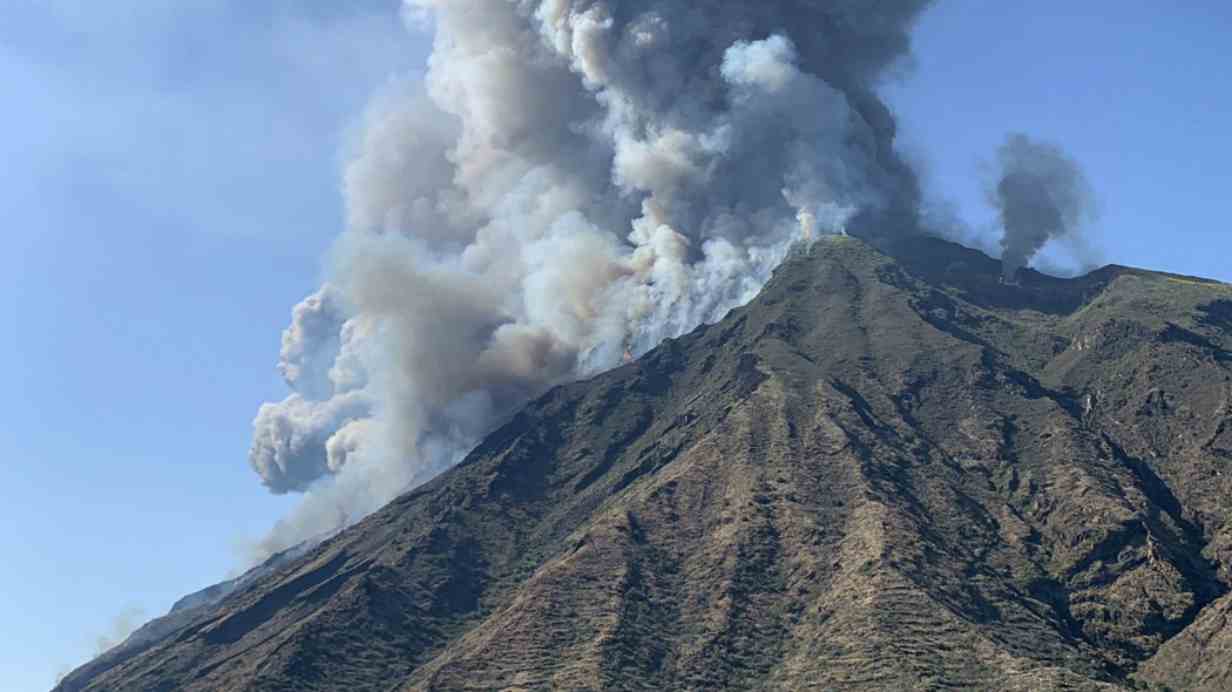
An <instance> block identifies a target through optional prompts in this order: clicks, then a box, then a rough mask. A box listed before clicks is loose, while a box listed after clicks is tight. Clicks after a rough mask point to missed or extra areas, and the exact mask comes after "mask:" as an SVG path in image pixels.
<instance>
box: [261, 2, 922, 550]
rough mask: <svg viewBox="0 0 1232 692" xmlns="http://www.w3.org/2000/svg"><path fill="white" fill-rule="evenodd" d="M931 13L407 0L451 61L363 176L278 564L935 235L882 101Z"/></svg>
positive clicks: (317, 331) (311, 352) (880, 6)
mask: <svg viewBox="0 0 1232 692" xmlns="http://www.w3.org/2000/svg"><path fill="white" fill-rule="evenodd" d="M929 4H930V3H929V2H928V1H927V0H885V1H881V2H872V3H862V4H859V5H857V4H853V3H845V2H824V3H823V2H815V1H808V2H806V1H804V0H794V1H787V0H780V1H777V2H775V1H770V2H731V1H730V0H722V1H720V0H688V1H687V2H686V1H684V0H657V1H653V0H642V1H636V0H635V1H623V2H615V1H608V0H519V1H517V2H510V1H509V0H408V3H407V6H406V7H407V11H408V14H409V15H412V16H413V17H414V18H415V21H417V22H423V23H426V24H427V25H429V26H430V27H431V29H432V31H433V33H434V49H433V53H432V56H431V59H430V62H429V69H428V72H427V74H426V76H425V78H424V80H423V81H422V83H400V84H395V85H392V86H391V87H390V88H389V89H387V90H386V91H385V92H384V93H382V94H380V95H379V96H378V97H377V98H375V99H374V100H373V102H372V104H371V106H370V108H369V110H368V112H367V114H366V116H365V118H364V121H363V123H362V128H361V132H360V135H359V136H358V137H357V138H356V140H355V142H354V146H353V150H352V151H351V152H350V155H349V157H348V158H347V162H346V166H345V170H344V172H343V179H344V184H343V190H344V194H345V199H346V205H347V210H348V214H347V222H348V226H347V228H346V229H345V231H344V233H343V234H342V236H341V237H340V238H339V240H338V242H337V245H336V248H335V250H334V258H333V259H334V262H333V271H332V274H331V277H330V284H329V286H327V287H325V288H324V289H322V291H321V292H320V293H318V294H316V295H314V296H312V297H309V298H308V299H307V300H306V301H305V302H304V303H303V304H301V305H300V306H299V307H297V308H296V310H295V312H294V317H293V323H292V325H291V327H290V328H289V329H288V330H287V333H286V335H285V336H284V339H283V349H282V360H281V365H280V367H281V369H282V372H283V374H284V376H285V377H286V379H287V382H288V384H289V385H290V386H291V388H292V390H293V394H292V395H291V397H289V398H288V399H287V400H285V401H283V402H280V403H273V404H266V405H265V406H263V407H262V409H261V411H260V413H259V415H258V417H257V420H256V424H255V428H256V431H255V433H256V434H255V437H254V443H253V447H252V453H251V456H250V461H251V463H252V466H253V468H254V469H255V470H256V471H257V472H258V474H259V475H260V476H261V478H262V480H263V482H264V483H265V484H266V485H267V486H268V487H269V488H270V489H271V490H273V491H274V492H300V491H304V492H306V493H307V496H306V498H305V500H304V502H303V504H302V505H301V506H300V507H299V508H298V509H297V510H296V511H295V512H294V513H293V514H292V515H291V516H290V517H288V518H287V520H285V521H284V522H283V523H282V524H280V526H279V527H278V528H277V529H276V530H275V531H274V532H273V534H271V535H270V536H269V537H268V538H267V539H266V541H264V542H263V544H262V545H261V546H259V549H258V551H257V553H256V555H255V556H254V557H259V556H260V555H261V554H265V553H269V552H273V551H276V550H278V549H280V548H282V547H286V546H288V545H291V544H293V543H295V542H297V541H298V540H303V539H305V538H307V537H309V536H312V535H317V534H320V533H322V532H324V531H327V530H329V529H330V528H332V527H333V526H335V525H339V524H345V523H346V522H348V521H353V520H355V519H356V518H358V517H360V516H362V515H363V514H365V513H367V512H370V511H372V510H373V509H375V508H377V507H379V506H380V505H381V504H383V503H384V502H386V501H388V500H389V499H392V498H393V497H394V496H396V495H397V494H399V493H400V492H402V491H404V490H406V489H407V488H408V487H410V486H413V485H414V484H416V483H419V482H422V481H423V480H426V479H427V478H430V477H431V476H432V475H434V474H435V473H438V472H439V471H441V470H442V469H444V468H447V467H448V466H449V465H451V464H453V463H456V462H457V461H458V460H459V459H460V458H461V456H462V455H463V454H465V453H466V452H467V451H468V450H469V449H470V448H471V447H472V446H473V445H474V444H475V443H476V442H477V441H478V440H479V439H480V438H481V437H482V436H483V435H484V434H486V433H487V432H489V431H490V430H491V429H492V428H493V427H494V426H495V425H497V424H498V423H499V422H500V421H501V420H502V419H503V418H504V417H506V416H508V415H509V414H510V413H512V412H513V411H514V410H515V409H516V408H518V407H519V406H521V405H523V404H524V403H526V402H527V401H528V400H529V399H531V398H533V397H535V396H537V395H539V394H541V393H543V392H544V391H546V390H547V389H548V388H550V387H552V386H554V385H556V384H559V383H562V382H566V381H569V380H572V379H576V378H578V377H581V376H585V375H587V374H589V373H593V372H596V371H599V370H602V369H606V368H609V367H612V366H615V365H618V364H619V363H620V362H621V359H622V356H623V354H624V353H625V352H626V350H628V351H631V352H632V353H634V354H639V353H642V352H644V351H646V350H648V349H650V348H652V347H653V346H654V345H656V344H657V343H659V342H660V341H661V340H662V339H664V338H666V337H671V336H677V335H679V334H682V333H685V332H687V331H689V330H691V329H693V328H694V327H696V326H698V325H699V324H700V323H703V322H710V321H715V320H717V319H719V318H721V317H722V316H723V315H724V314H726V312H727V311H729V310H730V309H731V308H733V307H735V306H737V305H740V304H742V303H745V302H747V301H748V300H750V299H751V298H752V297H753V296H754V295H755V294H756V292H757V291H758V290H759V289H760V288H761V286H762V285H763V284H764V282H765V281H766V280H767V279H768V278H769V275H770V272H771V271H772V270H773V269H774V267H775V266H777V264H778V263H779V262H781V261H782V259H783V258H784V257H785V256H786V254H787V253H788V251H789V249H790V247H791V246H792V245H793V244H795V243H799V242H807V241H808V240H811V239H812V238H813V237H814V236H817V235H821V234H826V233H837V232H851V233H854V234H860V235H865V236H872V235H874V231H873V229H889V230H878V231H877V232H878V233H885V232H908V231H910V230H912V229H913V228H915V226H916V225H917V223H918V221H917V219H916V209H917V208H918V197H919V193H918V185H917V183H916V180H915V177H914V174H913V173H912V172H911V170H910V168H909V167H908V166H907V165H906V164H905V163H904V162H903V161H902V160H901V159H900V158H899V157H898V155H897V154H896V153H895V151H894V135H895V127H896V126H895V122H894V118H893V116H892V115H891V113H890V111H889V109H888V108H887V107H886V106H885V105H884V104H883V103H882V102H881V100H880V99H879V98H878V97H877V96H876V94H875V88H876V86H877V84H878V81H879V80H880V79H881V78H882V76H883V75H884V74H885V73H886V72H887V71H888V70H890V69H892V68H893V67H894V66H895V65H896V64H897V63H899V62H900V61H901V60H902V59H903V58H905V57H906V56H907V53H908V49H909V45H910V40H909V33H910V29H911V26H912V24H913V22H914V21H915V19H916V18H917V17H918V16H919V15H920V13H921V12H922V11H923V10H924V9H925V8H926V7H927V6H928V5H929Z"/></svg>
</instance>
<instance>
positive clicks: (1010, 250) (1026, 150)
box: [990, 134, 1095, 280]
mask: <svg viewBox="0 0 1232 692" xmlns="http://www.w3.org/2000/svg"><path fill="white" fill-rule="evenodd" d="M997 159H998V164H999V177H998V180H997V184H996V188H995V189H994V190H993V191H992V193H991V195H990V197H991V199H992V202H993V204H994V206H995V207H996V208H997V210H998V212H999V213H1000V218H1001V226H1002V229H1003V231H1004V234H1003V235H1002V238H1001V251H1002V254H1001V262H1002V267H1003V271H1004V274H1005V277H1006V279H1007V280H1012V279H1013V278H1014V277H1015V276H1016V275H1017V274H1018V271H1019V270H1020V269H1022V268H1023V267H1025V266H1027V264H1028V263H1029V262H1030V261H1031V259H1032V258H1034V257H1035V255H1036V254H1037V253H1039V251H1040V250H1042V249H1043V248H1044V246H1045V245H1046V244H1047V243H1048V242H1049V241H1050V240H1054V239H1064V240H1067V241H1068V242H1069V243H1070V244H1071V245H1072V246H1073V247H1074V249H1075V251H1076V252H1077V253H1078V254H1080V255H1082V256H1083V257H1082V259H1083V260H1084V261H1087V258H1089V256H1090V250H1089V247H1088V246H1087V244H1086V243H1085V241H1084V240H1083V238H1082V236H1081V231H1082V227H1083V225H1084V224H1085V223H1087V222H1089V221H1091V220H1092V219H1093V218H1094V216H1095V205H1094V197H1093V194H1092V191H1091V186H1090V184H1089V183H1088V182H1087V179H1086V176H1085V175H1084V174H1083V172H1082V169H1081V168H1080V167H1079V166H1078V164H1077V163H1076V162H1075V161H1074V160H1073V159H1072V158H1070V156H1069V155H1067V154H1066V153H1065V152H1064V151H1062V150H1061V148H1060V147H1058V146H1056V145H1054V144H1050V143H1048V142H1042V141H1039V140H1035V139H1032V138H1030V137H1028V136H1026V135H1023V134H1013V135H1010V136H1009V138H1008V139H1007V140H1006V141H1005V143H1004V144H1003V145H1002V146H1001V148H1000V149H999V150H998V152H997ZM1088 263H1089V262H1088Z"/></svg>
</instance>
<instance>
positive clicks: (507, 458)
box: [58, 238, 1232, 692]
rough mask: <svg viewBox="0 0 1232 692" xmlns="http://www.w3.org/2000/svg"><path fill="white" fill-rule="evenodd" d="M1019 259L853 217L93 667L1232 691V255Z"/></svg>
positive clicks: (398, 680) (501, 681) (122, 672)
mask: <svg viewBox="0 0 1232 692" xmlns="http://www.w3.org/2000/svg"><path fill="white" fill-rule="evenodd" d="M999 276H1000V267H999V265H998V264H997V263H996V262H994V261H993V260H990V259H988V258H987V257H985V256H983V255H981V254H979V253H977V252H974V251H970V250H965V249H962V248H959V247H957V246H954V245H951V244H948V243H944V242H941V241H937V240H929V239H914V240H911V241H905V242H903V243H902V244H900V245H898V246H897V247H894V248H891V250H890V251H889V254H885V253H883V252H879V251H877V250H874V249H873V248H871V247H870V246H868V245H866V244H864V243H862V242H860V241H857V240H854V239H848V238H837V239H832V240H824V241H821V242H819V243H818V244H817V245H816V246H815V247H814V248H813V249H812V250H811V251H809V252H807V253H801V254H799V255H798V256H795V257H793V258H792V259H791V260H789V261H788V262H787V263H786V264H785V265H784V266H783V267H782V268H781V269H780V270H779V271H778V272H777V273H776V275H775V277H774V279H773V281H772V282H771V283H770V285H768V286H767V287H766V289H765V290H764V291H763V293H762V294H761V295H760V296H759V297H758V298H757V299H756V300H755V301H754V302H753V303H752V304H750V305H749V306H747V307H745V308H742V309H739V310H736V311H734V312H733V313H732V314H731V315H729V316H728V317H727V318H726V319H725V320H724V321H722V322H721V323H719V324H716V325H713V326H709V327H705V328H702V329H699V330H698V331H696V332H694V333H693V334H690V335H688V336H687V337H684V338H681V339H678V340H674V341H669V342H667V343H664V344H663V345H662V346H661V347H659V348H658V349H656V350H654V351H652V352H651V353H650V354H648V355H647V356H646V357H645V358H643V359H641V360H640V361H638V362H636V363H632V364H629V365H627V366H625V367H622V368H620V369H617V370H615V371H612V372H609V373H606V374H604V375H601V376H599V377H597V378H595V379H593V380H591V381H588V382H581V383H577V384H573V385H569V386H565V387H561V388H558V389H556V390H553V391H552V392H550V393H548V394H547V395H546V396H544V397H543V398H541V399H540V400H538V401H536V402H534V403H533V404H532V405H530V406H528V407H527V408H526V409H525V410H523V411H522V412H521V413H519V414H518V415H517V416H516V417H515V418H514V419H513V420H511V421H510V422H509V423H508V424H507V425H505V426H504V427H502V428H501V429H500V430H498V431H496V432H495V433H493V434H492V435H491V436H490V437H489V438H488V439H487V440H486V441H484V443H483V444H482V445H481V446H480V447H479V448H477V449H476V450H475V451H474V452H473V453H472V454H471V455H470V456H469V457H468V458H467V459H466V461H465V462H464V463H463V464H462V465H461V466H459V467H458V468H455V469H453V470H452V471H450V472H448V473H446V474H444V475H443V476H441V477H440V478H438V479H436V480H435V481H433V482H432V483H429V484H428V485H426V486H423V487H421V488H419V489H417V490H415V491H414V492H411V493H409V494H406V495H404V496H402V497H401V498H399V499H398V500H396V501H395V502H393V503H392V504H390V505H389V506H387V507H386V508H384V509H383V510H381V511H380V512H378V513H376V514H375V515H373V516H371V517H370V518H368V519H367V520H365V521H363V522H362V523H360V524H358V525H357V526H355V527H353V528H351V529H349V530H347V531H345V532H343V533H341V534H340V535H338V536H336V537H334V538H332V539H330V540H328V541H326V542H324V543H323V544H322V545H320V546H319V547H317V548H316V549H314V550H312V551H311V552H309V553H308V554H306V555H305V556H303V557H300V558H298V559H295V560H292V561H290V562H289V563H288V564H286V565H285V566H282V567H280V568H279V569H277V570H276V571H274V572H273V573H272V574H269V575H266V576H263V577H261V578H259V579H256V580H253V581H252V582H251V583H248V584H245V585H243V586H242V587H240V588H237V589H236V590H235V591H234V592H233V593H231V594H230V595H228V596H227V597H226V598H225V599H223V600H222V601H221V602H220V603H218V604H217V605H215V606H212V607H210V608H207V609H203V611H202V612H201V613H200V614H198V615H196V616H195V617H193V618H191V619H190V621H189V622H186V623H182V624H180V625H178V627H177V629H176V630H175V631H174V632H172V633H171V634H170V635H168V636H166V637H164V638H163V639H161V640H160V641H158V642H156V643H154V644H152V645H151V646H148V647H146V648H143V649H141V650H140V651H138V652H136V653H133V654H132V655H129V656H124V657H121V659H122V660H118V661H114V662H112V663H113V664H112V665H110V666H108V667H107V668H106V669H105V670H102V671H101V672H93V673H91V672H90V671H88V670H87V669H82V670H79V671H78V672H77V673H74V674H73V675H72V676H70V677H69V678H67V679H66V680H65V681H64V682H63V683H62V684H61V686H60V688H58V689H60V690H62V691H63V692H69V691H77V690H90V691H102V690H114V691H120V690H123V691H126V692H127V691H138V690H148V691H155V690H158V691H170V690H224V689H225V690H340V689H345V690H390V691H399V692H401V691H410V690H491V689H516V690H531V689H629V690H635V689H644V690H660V689H696V690H701V689H783V690H798V689H810V688H813V689H843V690H880V689H921V690H923V689H943V688H948V689H952V688H975V689H1003V690H1038V689H1134V688H1146V687H1152V688H1157V689H1162V688H1164V687H1165V686H1171V687H1173V688H1176V689H1208V690H1222V689H1232V628H1230V627H1229V626H1228V624H1227V614H1228V613H1229V612H1230V611H1232V596H1230V595H1229V585H1232V573H1230V572H1229V568H1230V567H1232V525H1230V524H1229V518H1230V517H1232V501H1230V500H1229V497H1230V495H1229V491H1230V490H1232V412H1230V407H1232V287H1229V286H1227V285H1224V284H1220V283H1216V282H1209V281H1203V280H1199V279H1192V278H1188V277H1178V276H1171V275H1165V274H1158V273H1151V272H1145V271H1139V270H1132V269H1126V268H1120V267H1108V268H1105V269H1102V270H1099V271H1097V272H1094V273H1092V274H1090V275H1088V276H1085V277H1082V278H1078V279H1071V280H1061V279H1052V278H1048V277H1045V276H1042V275H1039V274H1034V273H1030V272H1028V273H1026V274H1025V275H1024V276H1023V279H1022V282H1021V285H1017V286H1011V285H1004V284H1002V283H1000V281H999Z"/></svg>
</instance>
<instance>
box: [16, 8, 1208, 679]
mask: <svg viewBox="0 0 1232 692" xmlns="http://www.w3.org/2000/svg"><path fill="white" fill-rule="evenodd" d="M1176 5H1177V7H1175V8H1171V9H1169V10H1167V11H1166V12H1163V13H1161V11H1160V10H1158V9H1156V8H1158V7H1160V5H1159V4H1158V3H1144V2H1128V3H1126V2H1112V1H1110V0H1091V1H1089V2H1084V3H1075V2H1072V0H1070V1H1067V2H1060V1H1059V0H1041V1H1040V2H1035V3H990V2H984V1H982V0H941V2H940V3H939V5H938V7H937V8H936V9H934V10H932V11H931V12H930V14H929V15H927V16H926V18H925V20H924V22H923V24H922V25H921V27H920V30H919V32H918V34H917V60H916V65H915V67H914V69H912V70H909V71H907V72H905V75H904V77H903V79H902V80H901V81H899V82H896V83H893V84H891V85H888V86H887V88H886V92H887V94H888V95H889V97H890V99H891V100H892V102H893V103H894V104H896V106H897V107H898V108H899V110H900V112H901V115H902V120H903V136H902V139H903V144H904V147H905V148H906V150H907V151H908V152H909V153H910V154H911V155H912V156H913V157H914V158H916V159H918V160H919V161H920V162H921V164H922V165H923V167H924V169H925V170H926V171H927V179H928V186H929V189H930V190H931V192H932V193H933V195H934V196H935V197H937V198H946V199H949V200H951V201H952V202H953V204H954V205H955V208H956V209H957V210H958V212H959V214H960V215H961V216H962V217H963V218H964V219H965V220H966V221H967V222H968V223H969V224H970V225H971V226H972V227H974V228H976V229H980V228H984V227H986V226H988V225H989V223H990V221H991V218H992V212H991V211H990V210H989V209H988V208H987V207H986V205H984V204H983V201H982V199H983V197H982V188H983V185H984V184H985V182H986V179H985V177H984V176H983V175H982V174H981V161H988V160H990V159H991V158H992V155H993V152H994V151H995V149H996V147H997V145H998V144H999V143H1000V142H1001V141H1002V140H1003V139H1004V137H1005V135H1006V133H1007V132H1010V131H1019V130H1020V131H1024V132H1026V133H1028V134H1032V135H1035V136H1039V137H1042V138H1045V139H1049V140H1052V141H1054V142H1056V143H1058V144H1060V145H1062V146H1063V147H1064V148H1065V149H1067V150H1068V151H1069V152H1070V153H1071V154H1072V155H1073V156H1074V157H1075V158H1076V159H1077V160H1078V161H1079V162H1081V163H1082V164H1083V165H1084V167H1085V168H1086V171H1087V174H1088V176H1089V178H1090V179H1091V182H1092V184H1093V186H1094V188H1095V190H1096V193H1097V195H1098V198H1099V204H1100V207H1101V210H1102V217H1101V220H1100V222H1099V223H1098V224H1097V226H1096V227H1095V228H1093V229H1092V233H1091V239H1092V243H1093V245H1095V247H1096V248H1098V249H1099V250H1100V251H1101V252H1102V256H1103V258H1104V259H1105V260H1106V261H1109V262H1118V263H1123V264H1133V265H1140V266H1146V267H1150V268H1157V269H1165V270H1169V271H1175V272H1183V273H1191V274H1199V275H1205V276H1211V277H1215V278H1220V279H1223V280H1228V281H1232V261H1229V260H1228V259H1227V258H1229V257H1232V235H1229V233H1228V231H1229V221H1228V218H1229V212H1230V211H1232V210H1229V206H1230V205H1232V195H1230V194H1229V190H1230V189H1232V174H1230V172H1229V168H1228V161H1229V160H1232V136H1229V133H1228V130H1227V127H1228V125H1229V123H1232V84H1230V83H1229V80H1230V79H1232V78H1230V77H1229V75H1232V51H1230V50H1229V49H1228V47H1227V43H1228V40H1227V37H1228V36H1229V35H1232V7H1229V6H1228V4H1227V3H1225V2H1216V1H1215V0H1207V1H1205V2H1200V1H1197V0H1195V1H1193V2H1185V3H1176ZM339 8H345V9H339ZM397 15H398V7H397V0H352V1H351V2H346V3H339V2H331V1H329V0H299V1H292V0H247V1H243V0H212V1H211V0H115V1H113V2H108V3H88V2H84V1H83V0H9V2H6V3H4V8H3V9H0V84H3V85H4V93H5V95H6V99H5V102H6V105H7V107H6V108H5V109H4V110H3V111H2V112H0V123H2V124H3V127H2V128H0V156H2V157H3V161H4V166H3V167H2V168H0V222H2V223H3V224H4V226H3V229H4V230H3V231H0V234H2V237H3V238H4V240H5V241H6V242H5V243H4V245H3V247H4V249H5V251H4V252H0V325H2V326H3V334H5V335H7V336H4V337H2V338H0V376H3V380H2V381H4V382H8V383H10V387H11V391H12V392H13V394H14V396H12V397H9V398H7V399H3V400H0V526H3V527H4V529H3V530H0V556H3V562H2V564H3V565H4V566H3V567H0V623H3V626H0V692H8V690H14V691H24V690H43V689H47V688H48V687H50V686H51V684H52V682H53V680H54V679H55V676H56V674H57V673H58V672H60V671H61V670H63V669H65V668H67V667H70V666H73V665H76V664H79V663H81V662H82V661H84V660H85V659H87V658H89V657H90V656H91V655H92V654H93V653H94V649H95V646H96V639H97V638H98V637H100V636H105V635H107V634H108V633H109V631H110V630H111V628H112V627H113V626H114V625H115V624H116V620H117V618H120V617H121V616H122V615H124V614H125V613H126V612H129V611H133V610H140V611H142V612H143V613H144V615H145V616H147V617H149V616H154V615H157V614H161V613H162V612H163V611H165V610H166V609H167V608H168V607H169V606H170V604H171V603H172V602H173V601H174V600H175V599H176V598H177V597H179V596H181V595H183V594H184V593H187V592H189V591H192V590H195V589H198V588H201V587H203V586H206V585H208V584H210V583H213V582H216V581H218V580H219V579H221V578H223V577H225V576H227V573H228V572H229V570H231V569H233V568H234V567H235V565H236V564H237V555H238V546H239V545H241V544H242V543H243V541H245V540H246V539H252V538H255V537H258V536H260V535H261V534H262V533H263V532H264V531H265V530H266V529H267V528H268V527H269V526H270V525H271V524H272V522H273V521H274V520H275V519H276V518H277V517H279V516H280V515H282V514H283V513H284V512H285V511H286V510H287V509H288V508H289V507H290V506H291V504H292V503H293V502H294V499H293V498H275V497H272V496H270V495H268V494H267V493H266V492H265V491H264V490H263V489H262V487H261V486H260V485H259V483H258V482H257V479H256V477H255V475H254V474H253V473H252V472H251V470H250V469H249V468H248V466H247V463H246V460H245V455H246V452H247V448H248V444H249V435H250V430H251V427H250V426H251V421H252V417H253V414H254V413H255V411H256V407H257V405H258V404H259V403H260V402H262V401H265V400H274V399H279V398H281V397H282V396H283V395H284V389H283V385H282V384H281V382H280V381H279V379H278V376H277V373H276V372H275V370H274V363H275V360H276V357H277V351H278V339H279V334H280V332H281V330H282V328H283V327H284V326H285V325H286V323H287V321H288V318H289V310H290V307H291V305H293V304H294V303H295V302H296V301H297V300H298V299H299V298H301V297H303V296H304V295H305V294H307V293H308V292H310V291H311V290H313V289H314V288H315V286H316V285H317V283H318V282H319V279H320V273H321V267H322V255H323V253H324V251H325V250H326V249H327V248H328V246H329V243H330V240H331V238H332V237H333V236H334V235H335V234H336V233H337V231H338V230H339V227H340V223H341V215H342V210H341V198H340V195H339V193H338V185H339V181H338V171H339V166H338V160H339V155H340V151H341V150H342V147H343V145H344V141H345V138H346V134H347V131H348V127H349V126H351V125H352V124H353V123H354V122H355V120H356V118H357V117H358V115H359V114H360V113H361V111H362V108H363V105H364V103H365V101H366V100H367V98H368V97H369V96H370V95H371V94H372V93H373V92H374V91H376V90H377V89H379V88H380V87H381V86H382V85H383V84H386V83H388V81H389V80H390V79H393V78H395V77H398V76H404V75H408V74H414V73H415V72H416V71H418V70H420V69H422V67H423V61H424V57H425V55H426V50H427V46H426V43H427V37H425V36H422V35H421V36H413V35H411V34H409V33H407V32H406V30H405V29H404V27H403V26H402V25H401V24H400V22H399V19H398V16H397Z"/></svg>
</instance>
